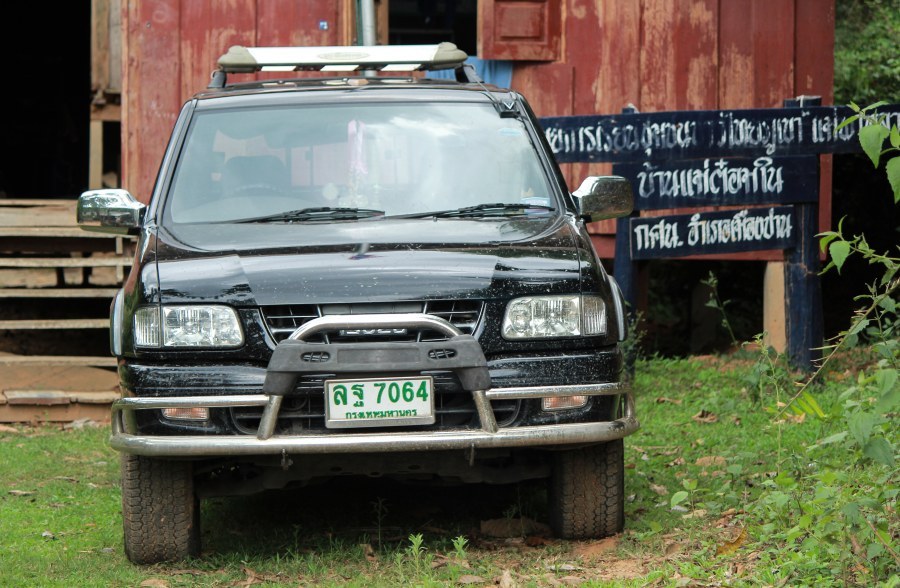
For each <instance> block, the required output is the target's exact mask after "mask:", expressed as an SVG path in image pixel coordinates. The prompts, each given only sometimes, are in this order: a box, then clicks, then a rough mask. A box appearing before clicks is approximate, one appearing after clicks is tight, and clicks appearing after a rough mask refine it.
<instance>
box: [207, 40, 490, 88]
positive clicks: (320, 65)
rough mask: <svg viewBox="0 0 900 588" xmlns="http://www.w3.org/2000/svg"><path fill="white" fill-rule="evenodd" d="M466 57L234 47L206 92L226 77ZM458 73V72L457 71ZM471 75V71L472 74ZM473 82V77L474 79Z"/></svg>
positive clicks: (443, 64) (413, 67)
mask: <svg viewBox="0 0 900 588" xmlns="http://www.w3.org/2000/svg"><path fill="white" fill-rule="evenodd" d="M467 57H468V55H466V53H465V51H462V50H460V49H458V48H457V47H456V45H454V44H453V43H446V42H445V43H439V44H437V45H375V46H370V45H353V46H346V47H242V46H240V45H235V46H233V47H231V48H230V49H229V50H228V52H227V53H225V54H224V55H222V57H220V58H219V62H218V63H219V69H217V70H216V71H214V72H213V76H212V81H211V82H210V85H209V87H210V88H223V87H225V81H226V77H227V74H229V73H255V72H258V71H331V72H353V71H359V70H373V69H374V70H378V71H430V70H437V69H457V70H458V71H457V76H456V77H457V78H458V79H460V78H461V77H462V80H463V81H474V80H471V79H470V75H469V72H467V71H466V69H465V68H464V67H463V66H464V62H465V60H466V58H467ZM459 70H462V71H459ZM472 74H473V75H474V71H473V72H472ZM476 78H477V76H476Z"/></svg>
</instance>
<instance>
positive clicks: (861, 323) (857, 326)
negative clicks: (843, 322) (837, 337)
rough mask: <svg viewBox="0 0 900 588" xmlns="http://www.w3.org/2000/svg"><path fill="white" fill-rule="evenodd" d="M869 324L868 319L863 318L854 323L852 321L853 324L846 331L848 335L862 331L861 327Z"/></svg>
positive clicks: (863, 327)
mask: <svg viewBox="0 0 900 588" xmlns="http://www.w3.org/2000/svg"><path fill="white" fill-rule="evenodd" d="M868 326H869V319H863V320H861V321H858V322H856V323H853V326H851V327H850V330H849V331H847V334H848V335H856V334H859V333H861V332H862V330H863V329H865V328H866V327H868Z"/></svg>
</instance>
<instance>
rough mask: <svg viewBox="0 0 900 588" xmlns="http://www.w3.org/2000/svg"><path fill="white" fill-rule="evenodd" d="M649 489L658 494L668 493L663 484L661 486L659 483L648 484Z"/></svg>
mask: <svg viewBox="0 0 900 588" xmlns="http://www.w3.org/2000/svg"><path fill="white" fill-rule="evenodd" d="M650 489H651V490H653V491H654V492H656V493H657V494H659V495H660V496H665V495H667V494H668V493H669V489H668V488H666V487H665V486H661V485H660V484H650Z"/></svg>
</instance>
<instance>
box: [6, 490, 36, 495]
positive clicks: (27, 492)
mask: <svg viewBox="0 0 900 588" xmlns="http://www.w3.org/2000/svg"><path fill="white" fill-rule="evenodd" d="M7 494H9V495H10V496H34V492H32V491H30V490H10V491H9V492H7Z"/></svg>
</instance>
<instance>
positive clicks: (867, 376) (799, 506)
mask: <svg viewBox="0 0 900 588" xmlns="http://www.w3.org/2000/svg"><path fill="white" fill-rule="evenodd" d="M882 104H884V103H876V104H873V105H871V106H868V107H866V108H859V107H858V106H856V105H855V104H851V108H852V109H853V110H854V112H855V113H856V114H855V115H854V116H852V117H850V118H849V119H848V120H847V121H845V122H844V123H843V124H844V125H846V124H850V123H851V122H854V121H856V120H859V121H861V122H862V123H863V125H862V126H861V127H860V133H859V140H860V145H861V146H862V148H863V150H864V151H865V152H866V154H867V155H868V156H869V158H870V159H871V160H872V163H873V164H874V165H875V166H876V167H877V166H879V165H880V163H881V161H882V158H886V159H887V162H886V165H885V170H886V172H887V175H888V180H889V182H890V183H891V186H892V188H893V190H894V200H895V203H896V202H900V157H896V155H897V154H898V153H900V132H898V130H897V127H896V126H894V127H891V128H888V126H887V125H885V124H884V122H885V119H884V117H883V116H881V115H878V114H876V113H875V109H876V108H877V107H878V106H880V105H882ZM885 141H888V142H889V146H887V147H885ZM820 238H821V239H820V246H821V249H822V251H823V252H825V251H827V252H828V254H829V263H828V264H827V266H826V267H825V269H824V270H823V272H826V271H830V270H832V269H833V270H835V271H837V272H838V273H840V271H841V268H843V267H844V265H845V264H846V263H847V260H848V259H850V258H852V257H859V258H861V259H862V260H863V261H865V262H867V263H868V264H870V265H871V266H874V267H876V268H879V269H880V271H881V277H880V278H879V279H877V280H876V281H875V282H874V283H872V284H869V285H867V286H866V292H865V293H863V294H861V295H859V296H858V297H857V298H856V299H855V300H856V301H857V302H858V303H860V308H859V309H858V310H857V311H856V312H855V313H854V315H853V316H852V317H851V320H850V326H849V327H848V328H847V329H846V330H844V331H842V332H840V333H839V334H838V335H837V336H836V337H834V338H833V339H832V340H830V341H829V343H828V345H827V346H826V347H825V351H826V354H825V356H824V359H823V360H822V361H821V362H820V364H819V365H818V367H817V369H816V370H815V371H814V372H813V373H812V374H811V375H810V376H809V377H808V378H807V379H806V380H805V381H804V382H801V383H799V385H798V386H797V387H796V390H795V391H794V392H793V394H792V395H791V396H790V398H789V399H788V400H787V401H786V402H784V403H781V406H779V408H778V410H777V418H776V422H778V423H783V422H784V418H785V415H787V414H788V413H793V414H794V415H799V416H806V415H810V416H813V417H815V418H817V419H819V420H822V421H826V420H835V421H836V422H838V423H841V424H842V426H841V427H840V430H839V431H837V432H835V433H832V434H830V435H827V436H825V437H824V438H821V439H819V440H817V442H816V443H813V444H812V445H810V446H809V447H806V448H799V447H788V448H786V449H787V450H789V451H790V452H791V457H790V458H789V459H788V462H789V466H790V467H788V468H785V469H779V471H778V474H777V476H775V477H774V478H772V479H769V480H765V481H764V482H763V486H764V488H766V492H765V494H764V495H763V496H762V497H761V498H760V499H759V500H758V501H757V502H756V503H755V504H754V505H753V510H754V511H755V513H756V514H757V515H758V516H759V517H760V518H761V519H762V520H764V521H766V522H765V523H763V524H762V531H763V532H768V533H772V534H774V535H775V536H777V537H779V538H780V540H782V541H784V542H785V544H787V545H793V546H796V549H797V553H798V554H799V553H802V552H804V551H805V550H807V549H810V548H813V546H816V548H817V549H819V550H824V551H825V552H826V553H828V558H827V560H828V561H830V562H832V563H831V564H830V566H825V565H823V564H822V563H820V562H816V561H811V560H808V559H803V558H800V557H790V556H788V557H785V556H784V555H785V553H790V552H782V553H781V554H780V557H781V558H782V561H780V562H779V564H780V565H781V566H782V568H783V570H786V571H787V572H788V573H793V574H797V575H802V576H804V577H811V576H816V575H824V574H832V575H833V576H834V577H835V578H841V579H842V581H843V582H844V583H872V584H874V583H878V582H881V581H887V579H888V578H890V577H896V576H892V571H896V569H897V568H898V567H900V554H898V550H897V549H896V548H895V545H894V543H895V540H896V539H895V538H896V537H897V535H898V532H900V529H898V522H897V516H896V512H897V497H898V494H900V485H898V481H897V470H896V467H895V466H896V451H897V445H898V439H897V437H898V428H897V426H896V425H895V424H894V420H895V416H896V412H897V410H898V409H900V378H898V372H900V331H898V325H900V317H898V311H900V305H898V303H897V297H896V296H897V289H898V286H900V278H898V270H900V256H898V255H897V254H896V252H893V253H892V252H886V253H883V252H878V251H875V250H874V249H873V248H872V247H871V246H870V245H869V243H868V242H867V241H866V238H865V236H864V235H856V236H853V237H848V236H846V235H845V234H844V231H843V221H842V222H840V223H838V228H837V230H836V231H827V232H824V233H822V234H821V235H820ZM858 345H864V346H865V347H866V348H867V349H870V350H871V351H872V352H873V354H874V360H873V361H872V362H870V363H869V364H868V365H866V366H864V367H863V368H862V369H860V370H859V371H858V373H857V374H856V377H855V378H851V379H849V382H848V385H847V386H846V388H845V390H844V391H843V392H842V393H841V394H840V395H839V397H838V399H837V400H838V402H837V403H836V405H835V406H834V407H832V408H831V409H830V410H829V411H828V412H826V411H824V410H823V409H822V407H821V406H820V405H819V403H818V402H817V401H816V399H815V397H814V396H813V394H812V391H813V390H814V389H815V388H814V387H815V385H816V383H817V382H819V381H821V380H822V379H823V378H824V374H825V373H826V372H827V370H828V368H829V366H830V365H831V364H832V363H833V362H834V360H835V358H836V357H838V353H839V352H841V351H847V350H849V349H852V348H854V347H856V346H858ZM759 365H760V366H761V367H760V369H758V370H757V376H758V378H759V384H760V386H761V387H765V386H766V383H768V384H769V385H771V387H773V388H774V389H775V392H776V398H780V397H781V395H782V394H783V393H784V392H785V385H784V381H783V380H781V379H779V378H778V377H777V369H776V367H775V365H776V361H773V360H772V357H771V355H770V354H769V353H768V350H766V352H765V353H763V354H761V360H760V362H759ZM780 431H781V429H780V428H779V435H780ZM779 438H780V437H779ZM835 447H841V449H842V451H840V452H835V451H833V448H835ZM779 452H780V443H779ZM779 461H780V460H779ZM790 462H793V463H790ZM800 463H806V464H807V465H806V466H805V467H804V466H801V465H798V464H800Z"/></svg>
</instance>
